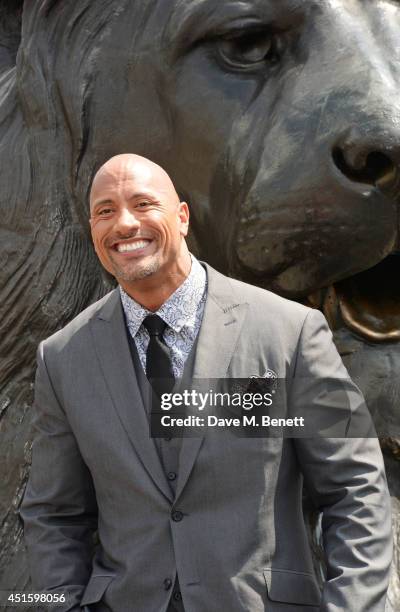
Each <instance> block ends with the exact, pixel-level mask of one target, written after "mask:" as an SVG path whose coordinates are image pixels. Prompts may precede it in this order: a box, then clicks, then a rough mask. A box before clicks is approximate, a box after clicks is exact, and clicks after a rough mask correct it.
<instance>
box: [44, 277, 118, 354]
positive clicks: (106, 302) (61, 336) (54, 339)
mask: <svg viewBox="0 0 400 612" xmlns="http://www.w3.org/2000/svg"><path fill="white" fill-rule="evenodd" d="M118 299H119V290H118V288H116V289H113V290H112V291H110V292H109V293H107V294H106V295H105V296H104V297H102V298H101V299H100V300H97V302H94V303H93V304H91V305H90V306H88V307H87V308H85V310H82V312H80V313H79V314H78V315H77V316H76V317H74V318H73V319H72V320H71V321H70V322H69V323H67V325H65V326H64V327H63V328H62V329H60V330H58V331H57V332H55V333H54V334H52V335H51V336H49V337H48V338H46V339H45V340H44V341H43V342H42V344H43V346H44V347H45V348H46V349H58V350H60V349H61V348H64V347H65V346H66V345H67V344H68V343H69V342H70V341H71V340H72V339H73V338H74V337H76V336H80V335H81V334H82V333H85V332H86V329H87V328H88V324H89V322H90V321H91V319H93V318H94V317H96V316H97V315H98V314H99V313H100V311H102V310H103V309H105V308H106V307H108V306H110V305H111V304H112V303H115V302H116V301H117V300H118Z"/></svg>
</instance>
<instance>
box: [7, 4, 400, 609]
mask: <svg viewBox="0 0 400 612" xmlns="http://www.w3.org/2000/svg"><path fill="white" fill-rule="evenodd" d="M0 133H1V147H0V155H1V164H0V175H1V190H0V206H1V211H2V215H1V250H2V253H1V261H2V266H1V275H2V280H3V282H1V285H0V287H1V294H0V295H1V299H0V308H1V317H0V325H1V351H2V358H3V361H2V364H3V365H2V368H1V382H2V385H1V389H2V391H1V392H2V395H1V398H0V418H1V427H2V448H3V452H2V459H3V460H2V468H1V469H2V483H3V487H2V491H1V496H0V504H1V506H0V508H1V529H2V547H1V550H0V567H1V568H2V573H3V576H4V578H3V580H4V585H6V587H7V588H11V587H19V588H22V587H23V586H25V584H26V583H27V580H28V576H27V571H26V566H25V561H24V553H23V547H22V543H21V526H20V523H19V522H18V518H17V513H16V510H17V508H18V503H19V501H20V498H21V496H22V493H23V488H24V484H25V480H26V476H27V470H28V464H29V407H30V405H31V401H32V380H33V373H34V361H35V359H34V358H35V350H36V346H37V344H38V343H39V341H40V340H41V339H42V338H43V337H46V336H48V335H49V334H51V333H52V332H53V331H55V330H56V329H57V328H59V327H60V326H62V325H63V324H65V323H66V322H67V321H68V320H69V319H71V318H72V317H73V316H75V315H76V314H77V313H78V312H79V311H80V310H82V309H83V308H84V307H85V306H86V305H88V304H89V303H90V302H92V301H94V300H95V299H97V298H99V297H100V296H101V295H103V294H104V293H105V292H107V291H108V290H109V288H110V286H111V280H110V279H109V278H107V277H106V276H105V275H104V274H103V272H102V271H101V269H100V266H99V265H98V264H97V260H96V256H95V254H94V251H93V248H92V246H91V241H90V238H89V230H88V189H89V185H90V182H91V179H92V177H93V175H94V173H95V172H96V170H97V169H98V167H99V166H100V165H101V164H102V163H103V162H104V161H105V160H106V159H108V158H109V157H111V156H112V155H115V154H118V153H122V152H135V153H138V154H141V155H144V156H146V157H149V158H151V159H153V160H154V161H155V162H157V163H159V164H161V165H162V166H163V167H164V168H165V169H166V170H167V172H168V173H169V174H170V175H171V177H172V179H173V181H174V183H175V185H177V187H178V189H179V191H180V194H181V195H182V197H183V198H184V199H186V200H187V201H188V202H189V203H190V206H191V215H192V216H191V218H192V249H194V250H195V252H196V253H197V254H198V255H199V256H200V257H202V258H204V259H206V260H207V261H208V262H209V263H210V264H211V265H213V266H215V267H216V268H218V269H220V270H221V271H223V272H225V273H228V274H230V275H232V276H235V277H238V278H242V279H245V280H246V281H248V282H250V283H254V284H257V285H260V286H263V287H266V288H269V289H272V290H273V291H275V292H277V293H280V294H281V295H284V296H286V297H289V298H292V299H296V300H301V301H303V302H306V303H309V304H311V305H312V306H314V307H315V308H320V309H322V310H323V311H324V313H325V315H326V316H327V318H328V320H329V322H330V325H331V328H332V330H333V332H334V336H335V341H336V343H337V346H338V348H339V350H340V352H341V354H342V356H343V358H344V360H345V363H346V365H347V366H348V368H349V370H350V372H351V374H352V376H353V378H354V379H355V380H356V382H358V384H359V385H360V386H361V388H362V389H363V391H364V393H365V395H366V397H367V400H368V403H369V406H370V409H371V412H372V414H373V416H374V419H375V424H376V427H377V430H378V432H379V433H380V435H381V437H382V445H383V448H384V451H385V455H386V463H387V469H388V476H389V481H390V486H391V490H392V493H393V503H394V507H393V516H394V523H395V530H396V534H395V535H396V536H397V551H398V550H399V540H398V537H399V516H400V508H399V503H400V502H399V499H400V486H399V479H398V475H396V470H397V472H398V466H399V463H398V460H399V458H400V445H399V440H400V408H399V406H400V401H399V400H400V383H399V380H398V379H399V371H400V285H399V282H398V278H399V274H400V239H399V229H400V223H399V219H400V210H399V194H400V5H399V4H398V3H397V2H395V1H394V0H370V1H368V2H361V1H359V0H335V1H333V0H280V1H279V2H277V1H276V0H243V1H240V2H239V1H238V2H231V1H228V0H120V1H118V2H109V1H106V0H80V1H79V2H75V1H73V0H63V1H61V0H36V1H35V2H34V1H33V0H25V1H23V0H14V1H13V0H4V1H3V2H2V5H1V8H0ZM397 559H398V558H397ZM397 563H398V560H397ZM4 585H2V587H1V588H5V586H4ZM389 599H390V602H391V605H392V607H393V609H395V607H396V606H399V605H400V583H399V579H398V575H394V579H393V585H392V590H391V593H390V596H389Z"/></svg>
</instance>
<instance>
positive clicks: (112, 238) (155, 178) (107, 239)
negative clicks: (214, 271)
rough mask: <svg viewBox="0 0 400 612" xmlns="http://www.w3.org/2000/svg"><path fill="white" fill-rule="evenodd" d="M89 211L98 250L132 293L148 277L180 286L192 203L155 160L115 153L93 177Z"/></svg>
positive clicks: (105, 265) (185, 260) (106, 267)
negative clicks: (186, 200) (185, 200)
mask: <svg viewBox="0 0 400 612" xmlns="http://www.w3.org/2000/svg"><path fill="white" fill-rule="evenodd" d="M90 214H91V218H90V226H91V232H92V238H93V243H94V247H95V250H96V253H97V255H98V257H99V259H100V261H101V263H102V265H103V266H104V268H105V269H106V270H107V271H108V272H110V273H111V274H112V275H113V276H115V278H116V279H117V280H118V282H119V283H120V284H121V286H122V287H123V288H124V289H125V290H126V291H127V292H128V293H132V289H133V290H134V292H136V291H137V289H138V287H140V281H143V280H146V279H150V282H151V284H152V285H153V286H154V285H155V284H157V285H158V286H160V285H161V284H163V285H165V284H168V283H169V284H172V285H173V286H175V284H176V283H178V285H179V279H181V278H182V276H183V278H184V277H185V276H186V272H187V267H188V252H187V248H186V243H185V240H184V238H185V236H186V235H187V231H188V221H189V212H188V206H187V204H186V203H185V202H180V201H179V198H178V196H177V194H176V192H175V189H174V186H173V184H172V182H171V180H170V178H169V177H168V175H167V174H166V173H165V172H164V171H163V170H162V169H161V168H160V167H159V166H157V165H156V164H153V163H152V162H150V161H149V160H146V159H144V158H141V157H139V156H134V155H120V156H117V157H114V158H112V159H111V160H110V161H109V162H107V163H106V164H105V165H104V166H103V167H102V168H101V169H100V170H99V172H98V173H97V175H96V176H95V179H94V181H93V185H92V190H91V194H90ZM189 269H190V265H189Z"/></svg>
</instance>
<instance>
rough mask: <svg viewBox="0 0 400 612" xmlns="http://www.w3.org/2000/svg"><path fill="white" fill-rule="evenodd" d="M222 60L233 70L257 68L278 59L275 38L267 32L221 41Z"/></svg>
mask: <svg viewBox="0 0 400 612" xmlns="http://www.w3.org/2000/svg"><path fill="white" fill-rule="evenodd" d="M218 52H219V55H220V57H221V59H222V60H223V61H224V62H225V63H227V64H228V65H230V66H231V67H233V68H242V69H243V68H253V69H254V68H257V67H259V66H261V65H263V64H264V63H265V62H267V61H272V60H274V59H276V40H275V37H274V36H272V35H271V34H268V33H266V32H254V33H251V34H246V35H244V36H235V37H234V38H228V39H224V40H220V41H219V42H218Z"/></svg>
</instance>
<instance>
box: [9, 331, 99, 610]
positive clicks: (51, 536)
mask: <svg viewBox="0 0 400 612" xmlns="http://www.w3.org/2000/svg"><path fill="white" fill-rule="evenodd" d="M37 363H38V368H37V374H36V383H35V401H34V407H33V410H34V419H33V424H34V433H35V436H34V441H33V447H32V466H31V471H30V477H29V480H28V484H27V488H26V491H25V496H24V499H23V502H22V505H21V509H20V516H21V518H22V520H23V522H24V534H25V543H26V547H27V551H28V559H29V565H30V572H31V578H32V586H33V588H34V589H35V590H36V591H46V592H54V593H63V594H64V595H65V596H66V604H65V606H62V607H60V606H59V605H58V606H57V607H56V608H55V609H56V610H58V612H60V611H61V610H62V611H67V610H68V611H69V610H74V611H75V610H80V606H79V602H80V600H81V597H82V593H83V591H84V589H85V586H86V584H87V582H88V580H89V576H90V573H91V566H92V556H93V544H92V542H93V533H94V531H95V529H96V528H97V505H96V497H95V493H94V487H93V482H92V478H91V475H90V473H89V470H88V468H87V466H86V465H85V463H84V461H83V459H82V457H81V454H80V451H79V448H78V445H77V443H76V440H75V437H74V435H73V433H72V431H71V429H70V427H69V425H68V421H67V419H66V416H65V414H64V411H63V408H62V406H61V404H60V402H59V400H58V398H57V396H56V393H55V391H54V389H53V386H52V382H51V380H50V377H49V374H48V371H47V368H46V363H45V357H44V349H43V343H42V344H41V345H40V346H39V349H38V354H37ZM46 610H49V607H48V606H47V607H46Z"/></svg>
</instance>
